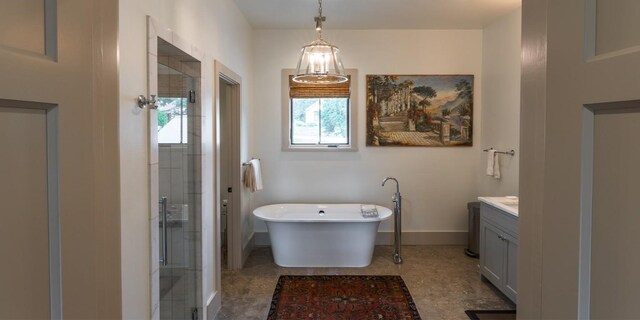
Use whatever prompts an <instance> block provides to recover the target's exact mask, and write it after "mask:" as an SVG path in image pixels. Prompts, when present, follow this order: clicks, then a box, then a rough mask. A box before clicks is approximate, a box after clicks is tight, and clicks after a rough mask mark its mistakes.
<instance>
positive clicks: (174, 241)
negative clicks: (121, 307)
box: [156, 38, 202, 319]
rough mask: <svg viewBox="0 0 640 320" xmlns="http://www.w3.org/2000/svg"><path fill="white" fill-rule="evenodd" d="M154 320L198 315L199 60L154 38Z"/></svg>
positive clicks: (199, 189)
mask: <svg viewBox="0 0 640 320" xmlns="http://www.w3.org/2000/svg"><path fill="white" fill-rule="evenodd" d="M157 67H158V97H157V98H156V106H157V109H156V110H157V121H158V132H157V134H158V163H159V170H158V175H159V176H158V182H159V187H158V192H159V194H158V196H159V199H160V201H159V211H160V212H159V224H158V225H157V228H159V237H158V241H159V244H158V249H159V260H160V261H159V263H160V274H159V278H160V280H159V295H160V297H159V299H160V309H159V311H160V319H198V318H200V317H199V313H200V312H202V305H201V304H202V302H201V301H202V298H201V295H202V293H201V292H202V290H201V288H200V287H201V283H202V270H201V266H202V262H201V254H200V252H201V250H202V241H201V240H202V239H201V232H200V231H201V216H202V215H201V205H200V204H201V202H202V187H201V180H202V179H201V174H202V169H201V152H200V145H201V139H200V137H201V134H200V132H201V129H200V127H201V125H200V123H201V119H202V118H201V117H200V116H199V115H200V104H199V101H198V100H199V98H198V95H197V93H198V92H197V88H199V81H200V74H199V73H200V62H198V61H197V60H195V59H193V58H191V57H190V56H189V55H187V54H186V53H184V52H182V51H180V50H179V49H178V48H176V47H174V46H173V45H171V44H170V43H168V42H165V41H164V40H162V39H160V38H159V39H158V65H157Z"/></svg>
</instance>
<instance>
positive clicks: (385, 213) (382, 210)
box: [252, 202, 393, 223]
mask: <svg viewBox="0 0 640 320" xmlns="http://www.w3.org/2000/svg"><path fill="white" fill-rule="evenodd" d="M283 205H310V206H332V205H334V206H335V205H358V206H360V205H374V204H369V203H353V202H349V203H274V204H268V205H263V206H260V207H257V208H255V209H253V211H252V214H253V216H254V217H256V218H258V219H260V220H263V221H265V222H276V223H277V222H297V223H305V222H314V223H323V222H324V223H345V222H351V223H354V222H355V223H366V222H382V221H385V220H387V219H389V218H391V216H393V212H392V211H391V209H389V208H387V207H385V206H381V205H377V204H375V206H376V208H377V209H378V217H375V218H365V217H363V216H361V215H359V216H358V218H356V219H336V220H331V219H327V218H324V219H323V218H318V219H304V220H301V219H288V218H287V219H284V218H274V217H266V216H264V215H259V214H257V213H256V211H258V210H260V209H263V208H264V209H266V208H269V207H277V206H283Z"/></svg>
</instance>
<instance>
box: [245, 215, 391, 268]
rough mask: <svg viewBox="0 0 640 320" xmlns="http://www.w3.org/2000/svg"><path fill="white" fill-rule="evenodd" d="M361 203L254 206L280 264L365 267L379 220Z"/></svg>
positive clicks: (381, 218)
mask: <svg viewBox="0 0 640 320" xmlns="http://www.w3.org/2000/svg"><path fill="white" fill-rule="evenodd" d="M372 206H373V205H362V204H272V205H268V206H263V207H259V208H257V209H255V210H253V214H254V215H255V216H256V217H258V218H259V219H261V220H264V221H265V222H266V224H267V229H268V230H269V238H270V240H271V250H272V252H273V258H274V260H275V262H276V264H277V265H279V266H282V267H365V266H368V265H369V264H370V263H371V257H372V255H373V248H374V246H375V240H376V234H377V232H378V226H379V225H380V221H383V220H386V219H388V218H389V217H391V210H390V209H389V208H385V207H381V206H375V207H374V208H375V209H376V210H377V213H378V214H377V216H371V215H369V214H363V208H371V207H372Z"/></svg>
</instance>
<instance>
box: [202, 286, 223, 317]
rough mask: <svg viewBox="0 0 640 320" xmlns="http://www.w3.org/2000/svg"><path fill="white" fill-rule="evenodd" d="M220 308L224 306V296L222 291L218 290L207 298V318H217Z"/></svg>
mask: <svg viewBox="0 0 640 320" xmlns="http://www.w3.org/2000/svg"><path fill="white" fill-rule="evenodd" d="M220 308H222V297H221V295H220V292H219V291H216V292H214V293H213V294H212V295H211V296H210V297H209V299H208V300H207V310H206V311H205V313H206V314H207V319H212V320H213V319H215V318H216V315H217V314H218V312H219V311H220Z"/></svg>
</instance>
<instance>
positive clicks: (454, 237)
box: [253, 231, 467, 247]
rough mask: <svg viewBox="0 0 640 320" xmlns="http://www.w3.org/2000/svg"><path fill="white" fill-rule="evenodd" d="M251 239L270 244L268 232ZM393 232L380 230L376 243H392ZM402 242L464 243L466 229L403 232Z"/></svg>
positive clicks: (415, 244)
mask: <svg viewBox="0 0 640 320" xmlns="http://www.w3.org/2000/svg"><path fill="white" fill-rule="evenodd" d="M253 240H254V241H255V243H254V244H255V245H256V246H261V247H264V246H270V245H271V241H270V240H269V233H268V232H255V233H254V234H253ZM392 244H393V232H387V231H381V232H378V235H377V236H376V245H379V246H384V245H392ZM402 244H403V245H408V246H420V245H465V244H467V232H466V231H423V232H414V231H410V232H403V233H402Z"/></svg>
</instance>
